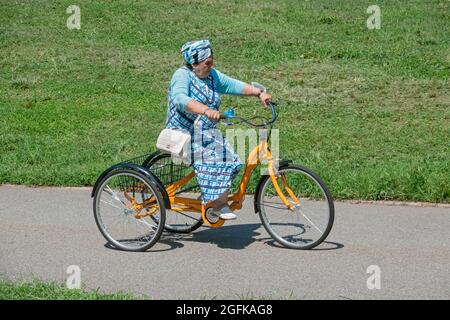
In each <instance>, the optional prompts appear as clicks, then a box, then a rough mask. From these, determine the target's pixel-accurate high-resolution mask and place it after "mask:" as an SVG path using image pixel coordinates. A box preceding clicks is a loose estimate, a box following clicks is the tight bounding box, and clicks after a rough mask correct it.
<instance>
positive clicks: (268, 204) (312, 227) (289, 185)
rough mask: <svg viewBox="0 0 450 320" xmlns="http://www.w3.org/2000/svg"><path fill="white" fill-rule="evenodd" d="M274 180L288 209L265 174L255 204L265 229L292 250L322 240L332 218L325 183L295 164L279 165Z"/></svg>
mask: <svg viewBox="0 0 450 320" xmlns="http://www.w3.org/2000/svg"><path fill="white" fill-rule="evenodd" d="M276 181H277V184H278V186H279V189H280V190H281V192H282V194H284V195H285V197H286V200H287V202H288V204H290V205H291V208H288V207H287V206H286V204H285V203H284V202H283V201H282V199H281V197H280V195H279V193H278V192H277V191H276V188H275V186H274V184H273V182H272V180H271V177H270V176H269V175H267V176H265V177H264V178H263V180H262V181H261V185H260V187H259V190H258V192H257V194H256V195H255V201H256V206H255V207H256V210H257V211H258V212H259V216H260V218H261V221H262V223H263V225H264V227H265V229H266V230H267V232H268V233H269V234H270V235H271V236H272V238H273V239H274V240H276V241H277V242H278V243H280V244H281V245H283V246H285V247H288V248H292V249H311V248H314V247H315V246H317V245H319V244H320V243H322V241H324V240H325V238H326V237H327V236H328V234H329V233H330V230H331V227H332V226H333V221H334V204H333V198H332V196H331V193H330V191H329V190H328V188H327V186H326V185H325V183H324V182H323V181H322V180H321V179H320V177H319V176H318V175H317V174H315V173H314V172H312V171H311V170H309V169H307V168H305V167H301V166H296V165H288V166H284V167H281V168H279V170H278V172H277V173H276Z"/></svg>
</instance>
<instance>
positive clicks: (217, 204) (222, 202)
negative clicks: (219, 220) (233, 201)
mask: <svg viewBox="0 0 450 320" xmlns="http://www.w3.org/2000/svg"><path fill="white" fill-rule="evenodd" d="M227 205H228V191H225V192H224V193H222V194H221V195H220V197H219V198H218V199H216V200H214V202H213V208H214V210H220V209H222V208H223V207H225V206H227Z"/></svg>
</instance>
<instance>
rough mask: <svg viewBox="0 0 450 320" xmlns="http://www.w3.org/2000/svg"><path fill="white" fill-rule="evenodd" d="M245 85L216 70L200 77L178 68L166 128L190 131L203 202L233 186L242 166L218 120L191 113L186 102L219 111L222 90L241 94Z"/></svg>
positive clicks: (195, 169)
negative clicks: (224, 135) (214, 120)
mask: <svg viewBox="0 0 450 320" xmlns="http://www.w3.org/2000/svg"><path fill="white" fill-rule="evenodd" d="M244 86H245V83H243V82H241V81H238V80H235V79H232V78H230V77H228V76H226V75H224V74H222V73H220V72H219V71H217V70H215V69H212V70H211V73H210V75H209V76H208V77H207V78H205V79H200V78H198V77H197V76H196V75H195V74H194V73H193V72H192V71H190V70H189V69H188V68H186V67H183V68H180V69H178V70H177V71H176V72H175V74H174V76H173V77H172V81H171V85H170V88H169V93H168V110H167V111H168V112H167V119H166V128H178V129H184V130H187V131H189V132H190V133H191V136H192V144H191V151H192V154H191V155H192V166H193V168H194V171H195V173H196V176H197V181H198V184H199V186H200V189H201V193H202V203H203V204H206V203H208V202H210V201H213V200H216V199H217V198H219V197H220V195H221V194H222V193H224V192H225V191H227V190H228V189H229V188H230V187H231V182H232V180H233V178H234V177H235V176H236V175H237V174H238V172H239V170H240V168H241V161H240V160H239V158H238V156H237V155H236V154H235V153H234V152H233V150H232V148H231V146H230V143H229V142H228V141H227V140H226V139H225V138H224V137H223V135H222V134H221V133H220V131H219V130H218V129H216V125H217V123H216V122H213V121H211V120H209V119H208V117H206V116H200V117H198V115H196V114H193V113H189V112H188V111H187V110H186V106H187V103H188V102H189V101H191V100H192V99H195V100H197V101H198V102H201V103H203V104H205V105H207V106H208V107H209V108H211V109H215V110H219V106H220V102H221V99H220V95H219V93H228V94H241V93H242V89H243V88H244ZM197 118H198V119H197ZM196 120H197V121H196ZM194 125H195V126H194Z"/></svg>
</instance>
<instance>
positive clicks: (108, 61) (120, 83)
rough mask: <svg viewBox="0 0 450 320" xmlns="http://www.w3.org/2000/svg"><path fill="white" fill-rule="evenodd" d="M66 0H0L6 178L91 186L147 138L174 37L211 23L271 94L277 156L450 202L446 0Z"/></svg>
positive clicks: (335, 189) (249, 101)
mask: <svg viewBox="0 0 450 320" xmlns="http://www.w3.org/2000/svg"><path fill="white" fill-rule="evenodd" d="M72 4H74V3H73V1H2V2H1V3H0V12H1V13H0V114H1V117H0V137H1V141H0V183H17V184H29V185H74V186H75V185H77V186H78V185H93V183H94V182H95V179H96V178H97V176H98V175H99V174H100V173H101V172H102V171H103V170H104V169H105V168H106V167H108V166H109V165H112V164H114V163H117V162H119V161H122V160H126V159H128V158H132V157H134V156H137V155H140V154H144V153H147V152H150V151H153V150H154V149H155V146H154V145H155V141H156V137H157V136H158V133H159V132H160V130H161V129H162V128H163V125H164V120H165V113H166V91H167V87H168V83H169V80H170V78H171V76H172V73H173V72H174V71H175V70H176V69H177V68H178V67H179V66H181V65H182V58H181V55H180V52H179V50H180V47H181V45H182V44H183V43H184V42H186V41H188V40H191V39H199V38H208V39H210V41H211V42H212V44H213V47H214V52H215V63H216V67H217V69H219V70H221V71H223V72H225V73H227V74H229V75H231V76H233V77H236V78H239V79H241V80H243V81H246V82H251V81H258V82H260V83H262V84H264V85H266V86H267V87H268V88H269V89H270V92H271V93H272V94H273V96H274V99H275V100H276V101H278V103H279V105H280V110H279V112H280V117H279V120H278V122H277V124H276V128H278V129H279V130H280V144H281V147H280V151H281V157H282V158H288V159H293V160H294V161H295V162H297V163H300V164H303V165H306V166H308V167H310V168H311V169H313V170H315V171H316V172H318V173H319V175H320V176H322V177H323V179H324V180H325V181H326V183H327V184H328V186H329V187H330V189H331V191H332V193H333V195H334V196H335V197H336V198H340V199H343V198H354V199H355V198H357V199H397V200H415V201H432V202H449V198H450V197H449V190H450V186H449V183H448V181H449V177H450V168H449V167H450V165H449V143H448V141H449V133H450V131H449V129H450V128H449V123H450V121H449V118H450V108H449V107H450V81H449V78H450V28H449V21H450V1H446V0H429V1H423V0H414V1H394V0H389V1H381V0H378V1H376V2H373V1H359V0H346V1H344V0H342V1H331V0H329V1H296V0H295V1H287V0H286V1H282V0H278V1H275V0H274V1H258V2H255V1H237V0H236V1H225V0H223V1H212V0H210V1H193V0H191V1H181V0H178V1H143V0H138V1H133V2H130V1H101V2H100V1H96V2H94V1H85V0H83V1H77V2H76V4H77V5H79V6H80V8H81V30H69V29H68V28H67V27H66V20H67V18H68V17H69V14H67V13H66V8H67V7H68V6H69V5H72ZM372 4H377V5H378V6H379V7H380V8H381V29H379V30H368V29H367V26H366V20H367V18H368V17H369V14H367V13H366V10H367V7H368V6H369V5H372ZM228 105H233V106H235V108H236V110H237V111H236V112H237V113H239V114H240V115H246V116H248V115H252V114H254V113H256V112H258V113H263V112H266V113H267V111H261V110H262V109H261V107H260V106H259V105H258V104H257V101H256V99H255V98H237V97H226V96H224V97H223V103H222V107H223V108H224V107H226V106H228ZM267 116H269V115H268V114H267ZM255 183H256V179H253V180H252V184H251V185H250V191H252V190H253V189H254V186H255Z"/></svg>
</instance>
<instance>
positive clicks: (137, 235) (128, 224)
mask: <svg viewBox="0 0 450 320" xmlns="http://www.w3.org/2000/svg"><path fill="white" fill-rule="evenodd" d="M94 217H95V221H96V223H97V226H98V228H99V229H100V232H101V233H102V235H103V236H104V237H105V239H106V240H107V241H108V242H109V243H110V244H112V245H113V246H114V247H116V248H118V249H121V250H126V251H145V250H147V249H149V248H150V247H151V246H153V245H154V244H155V243H156V242H157V241H158V240H159V238H160V237H161V234H162V232H163V229H164V223H165V218H166V212H165V206H164V202H163V200H162V198H161V195H160V192H159V190H158V187H157V186H156V185H155V184H154V183H153V182H152V181H151V180H150V179H148V178H147V177H146V176H145V175H144V174H142V173H140V172H137V171H135V170H131V169H127V168H121V169H116V170H114V171H112V172H110V173H109V174H107V175H106V176H105V177H104V178H103V179H102V180H101V181H100V183H99V185H98V187H97V189H96V190H95V193H94Z"/></svg>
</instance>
